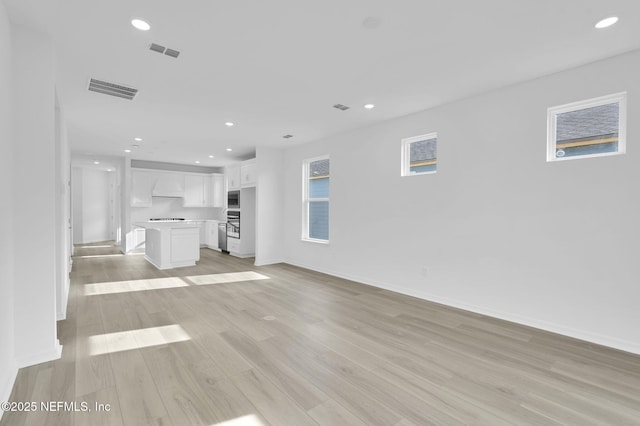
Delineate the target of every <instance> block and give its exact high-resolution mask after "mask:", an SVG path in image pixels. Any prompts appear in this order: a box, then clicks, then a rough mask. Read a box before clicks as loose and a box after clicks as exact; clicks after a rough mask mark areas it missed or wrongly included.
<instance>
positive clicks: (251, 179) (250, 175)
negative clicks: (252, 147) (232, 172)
mask: <svg viewBox="0 0 640 426" xmlns="http://www.w3.org/2000/svg"><path fill="white" fill-rule="evenodd" d="M256 180H257V177H256V161H255V160H247V161H245V162H243V163H241V165H240V186H241V187H243V188H247V187H251V186H256Z"/></svg>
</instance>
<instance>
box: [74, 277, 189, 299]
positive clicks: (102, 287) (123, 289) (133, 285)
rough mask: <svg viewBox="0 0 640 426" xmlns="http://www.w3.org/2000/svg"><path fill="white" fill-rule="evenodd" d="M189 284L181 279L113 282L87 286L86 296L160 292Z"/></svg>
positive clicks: (85, 289) (85, 287)
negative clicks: (147, 291)
mask: <svg viewBox="0 0 640 426" xmlns="http://www.w3.org/2000/svg"><path fill="white" fill-rule="evenodd" d="M188 286H189V284H187V283H186V282H184V281H183V280H182V279H181V278H179V277H168V278H151V279H148V280H133V281H112V282H106V283H96V284H85V285H84V286H83V288H84V294H85V296H97V295H101V294H114V293H128V292H132V291H146V290H159V289H164V288H176V287H188Z"/></svg>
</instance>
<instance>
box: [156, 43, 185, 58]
mask: <svg viewBox="0 0 640 426" xmlns="http://www.w3.org/2000/svg"><path fill="white" fill-rule="evenodd" d="M149 50H152V51H154V52H158V53H160V54H163V55H167V56H171V57H172V58H177V57H178V56H180V51H179V50H175V49H171V48H170V47H164V46H161V45H159V44H156V43H151V45H150V46H149Z"/></svg>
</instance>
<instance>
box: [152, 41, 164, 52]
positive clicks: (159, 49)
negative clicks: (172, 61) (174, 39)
mask: <svg viewBox="0 0 640 426" xmlns="http://www.w3.org/2000/svg"><path fill="white" fill-rule="evenodd" d="M149 50H153V51H154V52H158V53H164V51H165V50H167V48H166V47H164V46H160V45H159V44H155V43H151V46H149Z"/></svg>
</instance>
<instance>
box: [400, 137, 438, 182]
mask: <svg viewBox="0 0 640 426" xmlns="http://www.w3.org/2000/svg"><path fill="white" fill-rule="evenodd" d="M437 148H438V134H437V133H429V134H428V135H420V136H413V137H411V138H406V139H402V172H401V175H402V176H412V175H423V174H428V173H435V172H436V167H437V165H438V149H437Z"/></svg>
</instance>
